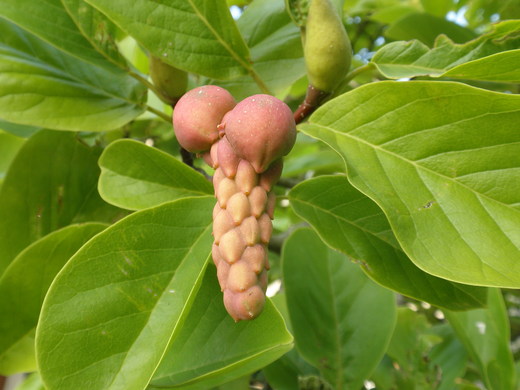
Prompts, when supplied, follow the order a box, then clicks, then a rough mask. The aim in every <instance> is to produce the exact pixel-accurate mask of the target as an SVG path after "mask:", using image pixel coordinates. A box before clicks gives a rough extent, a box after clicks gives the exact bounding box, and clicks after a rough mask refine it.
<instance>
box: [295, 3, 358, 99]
mask: <svg viewBox="0 0 520 390" xmlns="http://www.w3.org/2000/svg"><path fill="white" fill-rule="evenodd" d="M303 49H304V55H305V65H306V67H307V76H308V78H309V82H310V84H311V85H312V86H314V87H315V88H317V89H318V90H320V91H324V92H332V91H333V90H334V89H335V88H336V86H337V85H338V84H339V83H340V82H341V80H342V79H343V78H344V77H345V76H346V74H347V73H348V71H349V68H350V62H351V60H352V47H351V45H350V40H349V39H348V36H347V33H346V31H345V28H344V27H343V23H342V22H341V18H340V16H339V15H338V14H337V12H336V10H335V9H334V6H333V5H332V3H331V2H330V0H312V2H311V5H310V8H309V13H308V16H307V24H306V27H305V43H304V47H303Z"/></svg>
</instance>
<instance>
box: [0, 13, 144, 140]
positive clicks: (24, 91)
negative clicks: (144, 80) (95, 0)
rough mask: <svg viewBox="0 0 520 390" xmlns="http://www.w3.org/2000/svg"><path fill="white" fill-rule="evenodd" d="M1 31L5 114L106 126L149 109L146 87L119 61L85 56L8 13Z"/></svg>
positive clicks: (26, 120)
mask: <svg viewBox="0 0 520 390" xmlns="http://www.w3.org/2000/svg"><path fill="white" fill-rule="evenodd" d="M0 35H1V36H2V41H1V42H0V118H2V119H5V120H7V121H11V122H14V123H19V124H25V125H32V126H41V127H47V128H51V129H58V130H77V131H83V130H86V131H105V130H111V129H115V128H118V127H120V126H122V125H124V124H125V123H128V122H129V121H131V120H132V119H134V118H135V117H137V116H138V115H140V114H141V113H142V112H143V111H144V105H143V103H144V99H145V98H146V89H145V87H144V86H142V85H141V84H140V83H138V82H137V81H136V80H134V79H133V78H131V77H129V76H128V75H127V74H126V73H124V72H122V71H120V70H119V69H118V68H116V67H115V66H113V65H111V66H110V69H107V68H105V67H104V66H96V65H94V64H92V63H87V62H84V61H82V60H80V59H79V58H77V57H74V56H72V55H70V54H67V53H65V52H63V51H61V50H58V49H56V48H55V47H53V46H51V45H50V44H48V43H47V42H45V41H43V40H42V39H40V38H39V37H37V36H36V35H33V34H31V33H29V32H27V31H25V30H22V29H21V28H19V27H17V26H15V25H14V24H12V23H10V22H8V21H7V20H4V19H0ZM105 62H107V63H108V64H110V63H109V62H108V61H106V60H105Z"/></svg>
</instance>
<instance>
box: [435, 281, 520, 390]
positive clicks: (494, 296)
mask: <svg viewBox="0 0 520 390" xmlns="http://www.w3.org/2000/svg"><path fill="white" fill-rule="evenodd" d="M445 314H446V318H447V319H448V321H449V323H450V324H451V326H452V327H453V329H455V332H456V334H457V336H458V337H459V339H460V341H461V342H462V344H464V346H465V347H466V350H467V351H468V354H469V355H470V357H471V359H472V360H473V362H474V363H475V364H476V365H477V367H478V369H479V371H480V373H481V375H482V378H483V380H484V382H485V383H486V387H487V388H488V389H490V390H506V389H507V390H513V389H514V388H515V384H516V371H515V365H514V360H513V355H512V353H511V349H510V347H509V337H510V332H511V331H510V327H509V319H508V316H507V311H506V307H505V304H504V300H503V298H502V293H501V292H500V290H499V289H491V288H490V289H489V296H488V308H487V309H476V310H471V311H467V312H460V313H453V312H446V313H445Z"/></svg>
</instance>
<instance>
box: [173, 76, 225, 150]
mask: <svg viewBox="0 0 520 390" xmlns="http://www.w3.org/2000/svg"><path fill="white" fill-rule="evenodd" d="M234 106H235V100H234V99H233V96H231V94H230V93H229V92H228V91H226V90H225V89H223V88H220V87H217V86H215V85H205V86H202V87H199V88H195V89H192V90H191V91H188V92H187V93H185V94H184V95H183V96H182V97H181V98H180V99H179V101H178V102H177V104H176V105H175V109H174V111H173V129H174V131H175V135H176V137H177V141H179V144H180V145H181V146H182V147H183V148H184V149H186V150H187V151H189V152H205V151H209V150H210V148H211V145H213V144H214V143H215V141H217V139H218V138H219V130H218V129H217V126H218V125H219V123H221V121H222V118H223V117H224V115H225V114H226V113H227V112H228V111H230V110H232V109H233V107H234Z"/></svg>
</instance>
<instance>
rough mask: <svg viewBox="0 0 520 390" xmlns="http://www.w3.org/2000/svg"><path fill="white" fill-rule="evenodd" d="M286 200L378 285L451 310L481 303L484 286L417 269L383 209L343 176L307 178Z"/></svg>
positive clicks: (482, 302) (483, 298)
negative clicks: (398, 239) (468, 284)
mask: <svg viewBox="0 0 520 390" xmlns="http://www.w3.org/2000/svg"><path fill="white" fill-rule="evenodd" d="M324 188H326V189H327V191H323V189H324ZM289 200H290V201H291V205H292V207H293V208H294V210H295V211H296V212H297V213H298V214H299V215H300V216H301V217H302V218H304V219H305V220H307V221H308V222H309V223H310V224H311V225H312V226H313V227H314V229H315V230H316V231H317V233H318V234H319V235H320V236H321V237H322V239H323V240H324V241H325V242H326V243H327V244H328V245H330V246H331V247H332V248H335V249H337V250H340V251H341V252H343V253H345V254H346V255H348V256H349V257H351V258H352V259H354V260H355V261H356V262H358V263H359V264H360V265H361V266H362V269H363V271H365V272H366V274H367V275H368V276H370V277H371V278H372V279H374V280H375V281H376V282H378V283H380V284H382V285H383V286H385V287H388V288H390V289H392V290H395V291H397V292H399V293H401V294H404V295H408V296H411V297H413V298H416V299H420V300H423V301H427V302H430V303H432V304H434V305H436V306H440V307H445V308H449V309H452V310H466V309H469V308H475V307H481V306H482V305H484V304H485V302H486V296H487V291H486V289H484V288H480V287H474V286H467V285H463V284H459V283H453V282H450V281H448V280H445V279H441V278H438V277H435V276H433V275H430V274H428V273H426V272H424V271H422V270H421V269H420V268H418V267H417V266H416V265H415V264H414V263H413V262H412V261H411V260H410V259H409V258H408V256H406V254H405V253H404V252H403V250H402V249H401V247H400V245H399V243H398V242H397V240H396V238H395V235H394V234H393V233H392V230H391V228H390V224H389V223H388V220H387V219H386V217H385V215H384V214H383V211H382V210H381V209H380V208H379V207H378V206H377V205H376V204H375V203H374V202H373V201H372V200H371V199H370V198H368V197H367V196H365V195H363V194H362V193H361V192H359V191H358V190H356V189H355V188H354V187H352V185H351V184H350V183H349V182H348V180H347V178H346V177H345V176H342V175H337V176H321V177H317V178H315V179H311V180H306V181H304V182H302V183H301V184H299V185H297V186H296V187H294V188H293V189H292V190H291V192H290V193H289Z"/></svg>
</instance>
